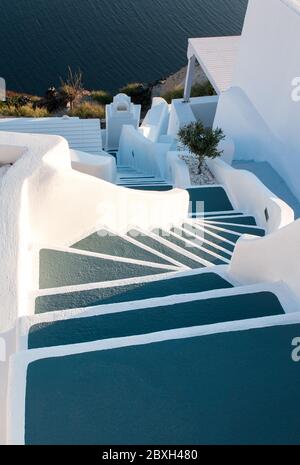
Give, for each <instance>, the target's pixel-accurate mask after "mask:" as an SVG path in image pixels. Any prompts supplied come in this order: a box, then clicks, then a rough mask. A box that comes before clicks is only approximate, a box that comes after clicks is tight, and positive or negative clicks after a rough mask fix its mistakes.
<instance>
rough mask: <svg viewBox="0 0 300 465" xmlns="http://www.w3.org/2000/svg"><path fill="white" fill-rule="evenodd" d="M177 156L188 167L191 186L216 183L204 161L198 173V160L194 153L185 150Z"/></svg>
mask: <svg viewBox="0 0 300 465" xmlns="http://www.w3.org/2000/svg"><path fill="white" fill-rule="evenodd" d="M179 158H180V159H181V160H183V161H184V162H185V163H186V164H187V166H188V168H189V172H190V178H191V184H192V186H201V185H205V184H216V180H215V178H214V176H213V174H212V173H211V171H210V170H209V168H208V166H207V165H206V163H205V162H204V163H203V165H202V167H201V173H200V174H199V161H198V158H197V156H196V155H194V154H193V153H186V152H185V153H181V154H180V155H179Z"/></svg>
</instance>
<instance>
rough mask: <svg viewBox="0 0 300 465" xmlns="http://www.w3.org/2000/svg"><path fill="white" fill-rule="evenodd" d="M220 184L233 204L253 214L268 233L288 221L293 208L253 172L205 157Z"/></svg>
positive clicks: (292, 214) (290, 219) (291, 215)
mask: <svg viewBox="0 0 300 465" xmlns="http://www.w3.org/2000/svg"><path fill="white" fill-rule="evenodd" d="M207 164H208V166H209V168H210V170H211V171H212V173H213V174H214V176H215V177H216V179H217V181H218V182H219V183H220V184H223V185H224V186H225V187H226V189H227V192H228V194H229V195H230V198H231V201H232V203H233V205H234V206H235V208H236V209H237V210H239V211H242V212H244V213H248V214H251V215H253V216H255V218H256V221H257V223H258V225H259V226H260V227H261V228H263V229H265V230H266V231H267V232H268V233H271V232H274V231H277V230H278V229H280V228H282V227H284V226H286V225H288V224H290V223H292V222H293V221H294V212H293V210H292V209H291V207H290V206H289V205H287V204H286V203H285V202H284V201H283V200H281V199H279V198H278V197H277V196H276V195H275V194H273V192H271V191H270V190H269V189H268V188H267V187H266V186H265V185H264V184H263V183H262V182H261V181H260V180H259V179H258V178H257V177H256V176H255V175H254V174H253V173H250V172H249V171H246V170H237V169H235V168H233V167H232V166H230V165H228V164H227V163H226V162H225V161H223V160H221V159H214V160H207Z"/></svg>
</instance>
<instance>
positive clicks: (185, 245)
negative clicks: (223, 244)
mask: <svg viewBox="0 0 300 465" xmlns="http://www.w3.org/2000/svg"><path fill="white" fill-rule="evenodd" d="M172 231H174V232H176V233H178V234H179V235H180V234H181V235H182V239H179V238H178V237H175V236H174V235H172V234H168V233H166V231H163V230H156V231H155V232H156V234H158V235H159V236H161V237H163V238H164V239H166V240H167V241H169V242H171V244H175V245H177V246H178V247H181V248H183V249H185V250H186V251H188V252H190V253H193V254H194V255H196V256H197V257H199V258H201V259H203V260H206V261H209V262H210V263H213V264H214V265H223V264H224V263H225V262H223V261H222V260H221V259H219V258H217V257H214V256H213V255H211V254H209V253H208V252H206V251H205V250H204V249H202V250H201V249H198V248H197V247H194V246H193V245H191V244H189V243H186V242H185V241H184V239H188V240H189V241H191V242H193V243H194V244H195V245H198V246H200V247H201V246H202V241H201V240H197V239H195V238H191V236H190V235H188V234H185V232H183V231H181V230H178V229H176V228H175V229H172Z"/></svg>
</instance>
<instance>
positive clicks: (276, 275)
mask: <svg viewBox="0 0 300 465" xmlns="http://www.w3.org/2000/svg"><path fill="white" fill-rule="evenodd" d="M299 262H300V220H298V221H296V222H294V223H292V224H290V225H288V226H286V227H285V228H282V229H280V230H278V231H276V232H274V233H273V234H270V235H268V236H266V237H263V238H254V237H253V236H243V237H241V239H239V241H238V242H237V246H236V248H235V251H234V253H233V257H232V260H231V264H230V270H229V271H230V273H231V275H232V276H233V277H234V278H236V279H237V280H238V281H239V282H241V283H247V284H251V283H257V282H278V281H282V282H284V283H285V284H287V286H288V287H289V288H290V290H291V291H292V292H293V294H294V296H295V297H296V299H295V309H294V311H298V310H299V299H300V286H299V282H300V266H299ZM296 301H298V303H297V304H296Z"/></svg>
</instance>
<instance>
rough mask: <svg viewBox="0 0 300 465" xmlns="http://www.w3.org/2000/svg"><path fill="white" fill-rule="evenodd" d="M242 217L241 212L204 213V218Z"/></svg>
mask: <svg viewBox="0 0 300 465" xmlns="http://www.w3.org/2000/svg"><path fill="white" fill-rule="evenodd" d="M241 215H243V213H242V212H228V213H226V212H225V213H209V212H204V218H210V217H212V218H214V217H215V216H224V217H226V218H233V217H235V216H238V217H240V216H241Z"/></svg>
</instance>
